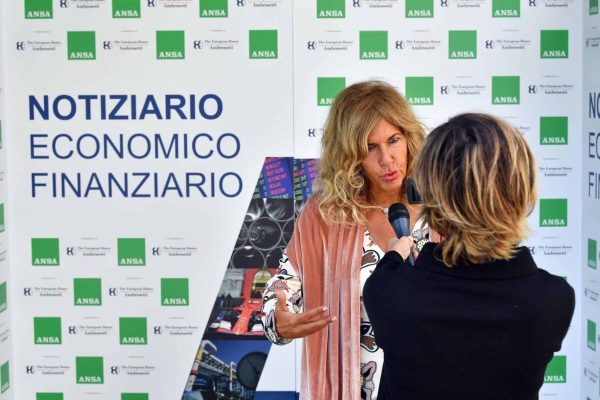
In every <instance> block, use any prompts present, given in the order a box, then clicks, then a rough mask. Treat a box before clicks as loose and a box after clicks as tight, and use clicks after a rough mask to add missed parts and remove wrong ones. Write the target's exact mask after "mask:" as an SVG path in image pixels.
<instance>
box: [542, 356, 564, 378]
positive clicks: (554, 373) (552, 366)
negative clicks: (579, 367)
mask: <svg viewBox="0 0 600 400" xmlns="http://www.w3.org/2000/svg"><path fill="white" fill-rule="evenodd" d="M544 383H567V356H554V357H553V358H552V360H551V361H550V362H549V363H548V366H547V367H546V373H545V374H544Z"/></svg>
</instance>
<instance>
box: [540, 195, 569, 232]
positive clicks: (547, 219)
mask: <svg viewBox="0 0 600 400" xmlns="http://www.w3.org/2000/svg"><path fill="white" fill-rule="evenodd" d="M567 225H568V218H567V199H540V226H541V227H542V228H561V227H565V226H567Z"/></svg>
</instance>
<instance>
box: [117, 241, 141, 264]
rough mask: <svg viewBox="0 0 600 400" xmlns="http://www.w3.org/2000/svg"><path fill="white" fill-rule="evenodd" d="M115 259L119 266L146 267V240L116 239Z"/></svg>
mask: <svg viewBox="0 0 600 400" xmlns="http://www.w3.org/2000/svg"><path fill="white" fill-rule="evenodd" d="M117 257H118V264H119V266H124V267H143V266H145V265H146V239H143V238H118V239H117Z"/></svg>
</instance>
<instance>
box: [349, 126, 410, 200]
mask: <svg viewBox="0 0 600 400" xmlns="http://www.w3.org/2000/svg"><path fill="white" fill-rule="evenodd" d="M367 143H368V148H369V152H368V153H367V156H366V157H365V158H364V159H363V160H362V161H361V162H360V165H361V167H362V169H363V172H364V175H365V178H366V180H367V182H368V185H369V186H368V187H369V195H370V197H371V198H391V199H392V200H399V199H398V197H399V196H400V188H401V187H402V182H403V181H404V178H405V176H406V170H407V165H408V161H407V153H408V148H407V144H406V137H405V136H404V134H403V133H402V131H401V130H400V129H399V128H398V127H396V126H394V125H392V124H390V123H389V122H388V121H386V120H385V119H383V118H382V119H381V120H380V121H379V122H378V123H377V125H375V128H373V130H372V131H371V133H369V137H368V138H367Z"/></svg>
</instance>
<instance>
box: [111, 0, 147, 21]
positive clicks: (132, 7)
mask: <svg viewBox="0 0 600 400" xmlns="http://www.w3.org/2000/svg"><path fill="white" fill-rule="evenodd" d="M140 5H141V0H112V16H113V18H140V17H141V16H142V10H141V7H140Z"/></svg>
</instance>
